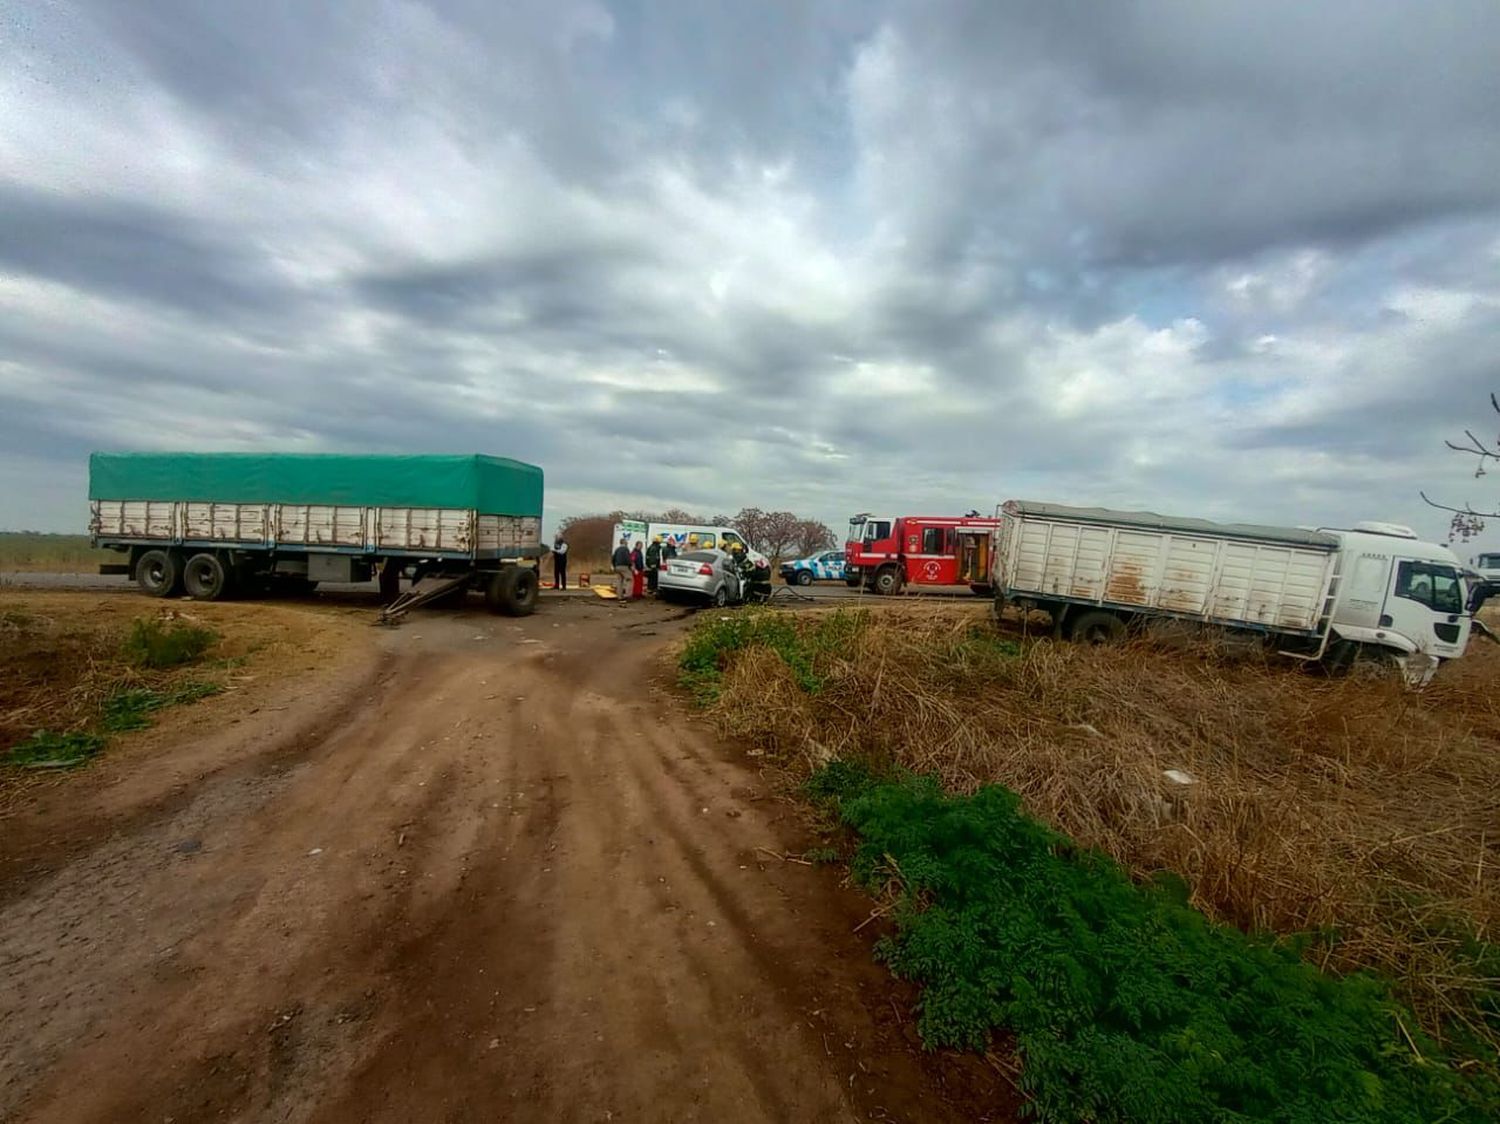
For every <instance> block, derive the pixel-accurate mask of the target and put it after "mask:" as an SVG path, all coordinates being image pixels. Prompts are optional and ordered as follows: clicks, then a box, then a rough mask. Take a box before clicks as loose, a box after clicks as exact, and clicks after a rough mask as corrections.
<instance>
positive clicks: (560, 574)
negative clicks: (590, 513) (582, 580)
mask: <svg viewBox="0 0 1500 1124" xmlns="http://www.w3.org/2000/svg"><path fill="white" fill-rule="evenodd" d="M552 585H553V587H554V588H556V589H567V588H568V540H567V539H565V538H563V537H562V532H561V531H559V532H558V535H557V538H555V539H553V540H552Z"/></svg>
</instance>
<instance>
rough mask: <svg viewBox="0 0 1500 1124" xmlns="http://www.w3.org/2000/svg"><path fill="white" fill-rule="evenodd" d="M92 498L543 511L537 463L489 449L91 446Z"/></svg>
mask: <svg viewBox="0 0 1500 1124" xmlns="http://www.w3.org/2000/svg"><path fill="white" fill-rule="evenodd" d="M89 499H91V500H184V501H190V502H194V503H311V504H330V505H334V504H337V505H346V506H350V507H452V508H463V509H471V510H475V511H479V512H481V513H482V514H485V515H521V516H527V515H532V516H540V515H541V514H542V470H541V469H540V468H537V467H536V466H535V465H531V464H522V463H521V462H520V461H513V460H507V459H505V458H504V457H485V456H461V457H454V456H360V455H345V454H340V453H327V454H325V453H311V454H309V453H95V454H93V455H92V456H91V457H89Z"/></svg>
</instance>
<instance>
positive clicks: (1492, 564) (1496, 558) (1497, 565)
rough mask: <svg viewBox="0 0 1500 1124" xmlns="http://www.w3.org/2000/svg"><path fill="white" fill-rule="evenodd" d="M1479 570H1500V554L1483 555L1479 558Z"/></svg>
mask: <svg viewBox="0 0 1500 1124" xmlns="http://www.w3.org/2000/svg"><path fill="white" fill-rule="evenodd" d="M1479 568H1480V569H1481V570H1500V554H1481V555H1480V556H1479Z"/></svg>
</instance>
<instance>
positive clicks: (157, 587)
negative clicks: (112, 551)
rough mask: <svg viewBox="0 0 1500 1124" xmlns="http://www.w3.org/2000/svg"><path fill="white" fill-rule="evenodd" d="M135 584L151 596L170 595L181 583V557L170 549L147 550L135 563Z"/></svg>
mask: <svg viewBox="0 0 1500 1124" xmlns="http://www.w3.org/2000/svg"><path fill="white" fill-rule="evenodd" d="M135 584H136V585H138V586H140V587H141V592H142V593H146V594H149V595H150V596H152V597H171V596H172V595H173V594H174V593H176V592H177V590H178V588H179V587H180V586H181V584H182V559H181V558H179V557H178V556H177V555H175V554H173V553H172V552H171V551H170V550H148V551H146V552H145V553H143V554H142V555H141V556H140V558H138V559H136V563H135Z"/></svg>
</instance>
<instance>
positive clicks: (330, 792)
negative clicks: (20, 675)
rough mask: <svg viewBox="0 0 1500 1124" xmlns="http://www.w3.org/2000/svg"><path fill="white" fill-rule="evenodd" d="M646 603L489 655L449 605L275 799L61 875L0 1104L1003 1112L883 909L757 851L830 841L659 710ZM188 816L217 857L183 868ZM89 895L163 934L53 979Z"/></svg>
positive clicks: (743, 1114)
mask: <svg viewBox="0 0 1500 1124" xmlns="http://www.w3.org/2000/svg"><path fill="white" fill-rule="evenodd" d="M619 612H620V613H621V614H622V615H620V616H617V615H616V614H615V613H611V612H608V611H604V612H599V611H594V612H589V611H587V610H584V611H581V612H574V613H572V614H565V612H564V611H562V610H559V611H558V614H557V619H555V620H553V621H550V622H549V621H548V620H547V616H548V614H545V613H544V614H540V615H538V616H537V617H535V618H531V619H530V620H529V621H527V622H523V623H522V624H521V625H516V626H511V627H512V628H515V629H516V631H515V632H513V633H510V632H508V637H514V638H519V641H520V642H519V643H516V644H509V643H507V644H506V645H505V646H503V647H497V646H494V645H485V646H484V647H483V648H482V649H481V648H479V647H478V646H475V645H473V644H472V640H473V637H472V636H471V635H469V633H470V632H471V631H472V630H471V629H470V628H468V627H466V626H463V625H462V624H460V625H458V626H456V627H453V628H449V629H448V630H447V631H446V632H445V631H444V629H443V626H442V624H441V619H440V618H434V619H432V620H429V621H424V624H423V635H424V637H425V638H426V639H425V640H424V641H423V643H421V644H413V643H411V641H410V640H409V639H408V637H407V636H403V635H401V634H397V636H396V637H395V638H394V640H392V641H391V643H393V644H395V645H396V646H397V648H398V653H397V654H396V656H395V657H394V660H395V662H394V664H393V665H392V670H391V672H390V674H389V675H387V676H385V677H383V678H382V680H381V685H380V689H379V690H377V691H375V692H374V693H373V694H370V695H369V696H368V697H367V698H366V697H363V696H362V698H363V702H362V703H361V705H359V706H357V707H355V708H353V709H352V710H351V711H349V712H347V713H346V714H343V715H341V716H340V720H339V721H338V722H335V723H332V724H331V725H330V724H323V725H322V726H321V727H320V729H322V730H323V731H324V733H323V736H322V737H321V739H315V740H314V741H312V742H308V743H303V742H301V741H299V740H298V739H296V738H295V737H294V738H291V739H289V742H288V744H292V743H296V744H305V748H304V749H303V750H299V751H298V753H297V754H293V755H290V756H286V757H284V758H277V755H276V754H277V751H276V750H274V749H268V750H267V751H266V754H267V756H266V760H280V762H281V763H280V764H279V765H278V766H277V770H278V771H277V772H275V774H274V781H270V782H268V781H264V780H262V781H259V782H257V783H258V784H259V787H256V785H255V784H248V787H247V780H250V779H254V778H245V777H237V776H233V775H230V774H229V773H221V774H213V775H209V776H207V777H205V778H204V780H203V781H202V782H201V783H200V785H199V786H198V788H197V789H196V790H195V791H194V793H193V794H192V798H191V800H190V801H189V803H188V804H187V805H185V806H184V807H182V808H177V807H170V808H167V807H158V808H157V809H156V810H155V811H154V812H153V811H149V810H146V809H142V810H141V811H140V812H139V813H138V815H136V816H135V818H133V819H130V820H129V821H128V826H127V827H126V828H125V829H124V831H123V834H122V835H121V837H120V838H119V839H118V840H117V841H116V842H114V843H112V844H110V845H109V846H107V847H99V848H96V849H95V850H94V851H93V852H91V853H89V854H87V855H84V856H82V857H80V858H77V859H75V860H74V862H72V863H71V864H70V865H69V866H67V867H66V868H64V870H63V871H61V872H60V873H59V874H57V875H55V876H53V877H51V878H48V879H44V880H42V881H40V882H36V883H33V884H32V885H31V886H30V887H29V888H28V889H27V890H26V891H25V893H24V894H22V895H21V896H19V897H18V898H16V899H15V900H13V901H12V902H11V903H10V904H9V905H8V906H6V907H5V908H4V909H3V910H0V924H4V926H5V929H4V930H3V931H4V932H5V933H6V934H7V936H6V938H5V939H6V940H7V941H10V940H12V939H13V938H12V930H15V931H16V932H17V933H19V939H20V940H21V941H22V942H23V943H26V942H29V943H26V947H27V948H28V949H30V950H31V951H30V953H29V954H28V956H27V957H25V958H21V959H17V960H16V961H15V962H14V963H13V964H12V963H11V962H9V961H5V962H3V963H0V982H5V981H16V980H23V979H24V980H25V982H26V990H25V993H24V995H22V996H20V998H19V1001H17V1002H15V1003H12V1004H11V1005H10V1006H8V1007H7V1006H5V1004H4V1001H3V1000H0V1015H5V1016H6V1019H5V1021H6V1022H7V1023H9V1024H11V1025H12V1026H13V1027H14V1029H13V1030H12V1031H11V1032H10V1035H11V1039H12V1040H13V1041H17V1042H19V1041H21V1040H23V1039H27V1038H30V1039H31V1040H32V1041H34V1042H35V1043H36V1045H35V1046H34V1047H33V1048H32V1049H31V1052H30V1053H29V1054H27V1055H25V1056H23V1057H21V1058H20V1060H19V1063H17V1064H12V1063H9V1062H8V1063H7V1068H6V1070H5V1079H4V1082H3V1084H0V1115H4V1114H5V1113H6V1112H7V1110H11V1111H17V1110H18V1115H19V1116H20V1117H22V1118H25V1119H30V1120H38V1121H50V1120H56V1121H88V1120H99V1121H104V1120H109V1121H114V1120H136V1119H140V1120H148V1119H149V1120H152V1121H160V1120H162V1119H163V1118H164V1117H167V1116H171V1117H174V1118H175V1119H177V1120H192V1119H202V1118H205V1117H211V1116H219V1115H222V1116H224V1117H226V1118H229V1117H233V1118H238V1119H245V1120H257V1121H259V1120H276V1121H297V1120H334V1121H343V1120H419V1119H420V1120H445V1121H466V1120H495V1119H516V1120H531V1119H560V1120H595V1119H598V1120H604V1119H614V1120H621V1119H632V1118H633V1119H650V1120H698V1119H705V1118H709V1117H718V1118H722V1119H726V1120H736V1121H738V1120H788V1119H797V1120H828V1121H835V1120H851V1119H922V1120H948V1119H954V1120H956V1119H978V1118H981V1117H982V1115H983V1113H984V1110H985V1109H986V1108H989V1107H992V1106H990V1105H985V1104H984V1103H983V1101H981V1100H978V1099H976V1098H977V1097H979V1096H980V1095H983V1096H984V1097H989V1096H990V1095H991V1094H992V1093H993V1086H994V1082H993V1081H989V1082H988V1083H987V1082H986V1081H985V1074H986V1072H987V1071H984V1070H983V1068H982V1067H976V1066H975V1065H973V1064H971V1063H969V1062H948V1063H944V1064H943V1065H940V1066H938V1067H936V1068H934V1067H933V1066H932V1065H930V1064H924V1062H923V1061H922V1059H920V1058H918V1057H917V1056H916V1055H915V1054H914V1052H913V1051H912V1049H911V1045H910V1027H909V1026H904V1025H903V1024H902V1021H901V1018H900V1016H899V1015H898V1014H897V1013H896V1012H895V1009H894V1008H893V1007H892V1006H891V1004H890V995H891V987H890V983H889V981H888V979H887V978H886V976H885V973H884V970H883V969H881V968H880V967H879V966H878V965H875V964H874V963H873V962H871V960H870V958H869V950H868V945H867V944H866V943H865V941H864V938H863V937H856V936H854V935H853V934H852V933H851V930H852V928H853V926H854V925H855V924H857V923H858V921H859V920H860V919H862V918H863V916H864V913H865V911H866V910H867V908H868V906H867V903H865V902H864V901H863V900H862V899H861V898H859V896H858V895H854V894H851V893H850V892H848V891H845V890H841V889H840V888H838V887H837V886H836V885H835V884H834V881H835V880H834V879H833V876H832V875H831V874H830V872H828V871H818V870H813V869H811V868H808V867H801V866H790V865H785V864H781V863H776V862H770V863H767V862H765V861H762V857H761V856H759V854H758V852H757V851H756V848H757V847H768V848H770V849H772V850H775V851H784V850H786V849H788V848H791V847H800V846H801V845H804V844H802V843H799V842H798V840H797V839H796V838H795V837H796V836H797V835H798V832H797V829H796V827H795V824H794V823H793V822H792V820H791V817H790V815H789V813H788V811H787V809H786V808H785V806H784V805H781V804H780V803H779V802H777V801H772V800H764V799H755V798H754V797H755V796H756V794H757V793H758V790H759V789H760V788H761V787H762V786H761V785H760V783H759V781H758V779H757V778H755V777H754V776H753V775H752V774H750V773H749V772H747V771H746V770H745V769H744V768H743V767H742V766H741V765H740V764H739V763H737V762H736V761H734V760H733V759H732V758H731V757H730V756H729V755H728V754H727V751H725V750H724V749H723V747H720V746H718V745H717V744H716V743H714V742H713V741H712V740H711V739H708V738H706V737H705V736H704V735H703V734H702V732H701V731H700V730H698V729H696V728H695V727H694V725H693V724H692V723H690V722H689V721H687V720H686V719H685V718H684V717H683V716H682V715H681V714H680V712H678V711H676V710H675V709H674V708H673V707H672V706H670V705H666V704H665V703H664V701H663V700H661V699H651V698H649V697H648V688H649V684H648V682H647V678H648V673H649V670H650V668H651V666H652V663H653V659H652V656H653V653H655V652H658V651H659V650H660V646H661V645H663V644H665V643H666V642H667V640H666V639H665V638H652V639H650V640H643V639H642V638H641V637H640V636H639V632H640V631H641V630H640V629H639V628H638V627H637V629H636V630H635V634H630V633H628V632H627V631H626V630H625V628H624V626H625V625H626V624H636V625H638V624H639V621H626V620H624V619H623V614H624V613H625V612H627V611H624V610H621V611H619ZM459 619H460V620H461V618H459ZM680 627H682V626H681V625H678V624H675V623H674V622H669V621H665V620H664V621H663V623H662V624H661V625H660V631H661V632H662V633H663V634H665V636H668V637H669V636H670V635H671V632H672V630H673V629H674V628H680ZM460 639H461V640H462V641H465V642H466V643H460V642H459V641H460ZM538 640H540V643H538V642H537V641H538ZM705 808H707V809H709V811H708V812H707V813H705V812H704V811H703V809H705ZM190 812H191V813H192V815H191V816H190V815H189V813H190ZM730 813H732V814H730ZM153 816H154V818H153ZM193 817H196V819H194V818H193ZM190 820H191V822H192V823H193V824H194V825H195V826H194V830H197V831H198V832H199V833H200V835H201V838H202V841H203V847H202V850H201V852H197V853H193V854H191V855H177V854H174V853H171V851H170V847H171V841H172V840H175V839H178V838H181V837H182V834H181V833H183V832H184V831H185V830H186V829H187V827H188V824H189V821H190ZM143 854H150V855H153V856H156V858H153V859H152V860H150V861H144V860H139V857H140V856H141V855H143ZM162 855H168V856H169V858H168V859H167V860H160V856H162ZM133 860H139V861H133ZM141 866H144V869H143V870H142V869H138V867H141ZM132 874H136V875H138V876H139V877H138V879H137V882H136V883H135V885H133V886H132V885H130V884H129V880H130V876H131V875H132ZM89 894H92V895H93V896H94V898H95V899H96V900H98V901H99V902H100V903H101V905H102V912H101V914H100V917H101V921H100V923H99V924H100V925H101V926H104V925H106V924H107V923H109V919H110V918H114V919H116V921H115V922H114V923H116V924H117V923H118V918H119V917H121V916H124V915H125V914H127V913H130V911H136V913H137V914H138V915H139V916H141V917H142V918H144V919H145V920H144V921H142V922H141V924H140V926H139V928H138V930H137V931H133V932H132V933H131V934H129V937H128V939H127V940H125V941H123V942H122V941H119V940H113V941H112V940H110V939H109V936H108V934H107V933H106V932H105V931H104V930H103V928H97V929H95V930H94V931H93V932H92V933H91V934H90V939H89V941H88V942H85V943H84V944H82V945H81V946H80V947H81V948H83V949H85V952H82V953H78V954H74V955H72V959H71V960H69V962H68V964H67V965H66V969H67V971H66V972H63V971H60V970H59V971H55V972H54V973H53V974H52V975H48V974H47V971H46V970H44V969H42V968H39V967H38V965H39V962H40V960H41V959H42V957H41V956H40V953H39V951H38V950H39V949H40V948H41V947H42V946H43V945H44V944H45V942H46V940H47V939H49V938H52V937H56V936H57V935H58V930H57V925H56V924H53V923H52V922H49V921H47V920H46V919H47V918H48V917H50V916H53V915H54V913H55V907H56V905H57V904H58V902H59V901H62V900H68V901H73V902H75V903H82V902H85V901H86V900H88V896H89ZM70 920H73V921H75V922H77V921H78V912H77V909H76V908H75V910H74V913H73V914H71V915H70ZM78 923H82V922H78ZM49 926H50V927H49ZM153 942H157V943H153ZM6 947H7V948H9V945H7V946H6ZM68 975H71V976H72V977H73V979H72V981H71V982H70V981H69V980H68V979H65V978H64V977H65V976H68ZM47 1003H51V1004H53V1006H54V1008H55V1009H56V1010H58V1011H62V1012H65V1013H67V1016H68V1017H67V1018H66V1019H63V1020H62V1021H61V1022H58V1021H56V1019H55V1018H54V1020H53V1022H52V1023H47V1022H46V1021H45V1020H43V1022H42V1023H41V1024H38V1023H37V1021H36V1019H37V1016H36V1011H37V1010H38V1009H39V1008H40V1007H42V1006H44V1005H45V1004H47ZM49 1017H52V1016H49ZM38 1025H43V1026H47V1025H50V1026H52V1031H50V1032H49V1033H47V1034H43V1035H41V1036H40V1037H37V1036H36V1035H35V1032H36V1030H37V1028H38ZM98 1075H108V1076H107V1079H105V1080H98V1079H97V1076H98ZM90 1077H94V1078H95V1079H94V1080H89V1078H90ZM976 1090H978V1092H977V1093H976V1092H975V1091H976ZM1002 1103H1009V1102H1005V1101H1002ZM995 1118H1003V1116H996V1117H995Z"/></svg>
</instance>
